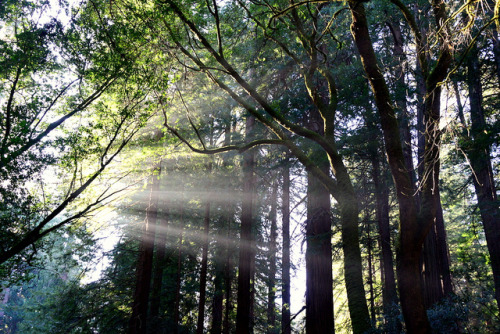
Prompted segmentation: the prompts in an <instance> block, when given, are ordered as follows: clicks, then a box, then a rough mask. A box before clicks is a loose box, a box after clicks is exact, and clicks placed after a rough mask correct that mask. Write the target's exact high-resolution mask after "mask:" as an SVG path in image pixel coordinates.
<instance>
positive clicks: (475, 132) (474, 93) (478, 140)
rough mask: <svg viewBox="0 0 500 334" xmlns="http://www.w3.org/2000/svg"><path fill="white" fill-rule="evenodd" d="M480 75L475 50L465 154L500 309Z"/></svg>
mask: <svg viewBox="0 0 500 334" xmlns="http://www.w3.org/2000/svg"><path fill="white" fill-rule="evenodd" d="M480 73H481V70H480V64H479V56H478V51H477V49H476V48H473V50H471V53H470V55H469V56H468V61H467V83H468V86H469V102H470V119H471V131H470V132H471V136H472V138H471V139H472V143H471V144H470V147H469V148H468V149H467V150H466V152H467V155H468V158H469V161H470V164H471V167H472V172H473V175H472V179H473V182H474V188H475V191H476V196H477V200H478V206H479V211H480V213H481V220H482V221H483V226H484V233H485V236H486V243H487V246H488V252H489V253H490V259H491V268H492V270H493V279H494V284H495V299H496V300H497V304H498V306H499V307H500V209H499V204H498V198H497V194H496V188H495V183H494V179H493V169H492V166H491V159H490V147H489V144H488V142H487V140H486V138H485V135H486V133H485V132H486V121H485V117H484V110H483V107H482V87H481V77H480Z"/></svg>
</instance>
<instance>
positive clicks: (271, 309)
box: [267, 180, 278, 334]
mask: <svg viewBox="0 0 500 334" xmlns="http://www.w3.org/2000/svg"><path fill="white" fill-rule="evenodd" d="M272 187H273V189H272V193H271V199H270V200H271V211H270V213H269V220H270V221H271V231H270V234H269V243H268V245H269V256H268V259H269V272H268V279H267V333H268V334H273V333H278V328H277V327H276V312H275V309H276V306H275V302H276V290H275V287H276V237H277V236H276V234H277V218H276V211H277V206H278V182H277V180H275V181H274V184H273V186H272Z"/></svg>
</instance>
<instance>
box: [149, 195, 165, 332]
mask: <svg viewBox="0 0 500 334" xmlns="http://www.w3.org/2000/svg"><path fill="white" fill-rule="evenodd" d="M163 202H164V205H163V208H162V211H163V212H162V214H161V217H160V218H159V219H158V220H159V222H158V225H157V228H156V245H155V248H156V257H155V262H154V271H153V286H152V287H151V298H150V299H151V305H150V310H149V312H150V316H151V320H152V332H153V333H158V332H159V328H158V325H159V320H160V319H159V314H160V301H161V300H160V296H161V290H162V284H163V271H164V269H165V265H166V263H165V262H166V256H165V254H166V242H167V235H168V207H167V205H166V204H165V203H166V201H163Z"/></svg>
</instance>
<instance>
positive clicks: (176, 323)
mask: <svg viewBox="0 0 500 334" xmlns="http://www.w3.org/2000/svg"><path fill="white" fill-rule="evenodd" d="M181 200H183V199H181ZM180 210H181V212H180V224H181V229H180V234H179V245H178V248H177V271H176V280H175V301H174V328H173V329H172V331H173V333H174V334H178V333H179V327H180V321H181V281H182V244H183V242H184V240H183V239H184V203H182V202H181V208H180Z"/></svg>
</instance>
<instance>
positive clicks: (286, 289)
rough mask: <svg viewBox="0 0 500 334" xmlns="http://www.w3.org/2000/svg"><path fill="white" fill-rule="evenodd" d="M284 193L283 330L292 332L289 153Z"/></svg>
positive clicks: (282, 203)
mask: <svg viewBox="0 0 500 334" xmlns="http://www.w3.org/2000/svg"><path fill="white" fill-rule="evenodd" d="M282 172H283V193H282V198H281V216H282V225H283V226H282V230H283V257H282V260H281V262H282V268H281V272H282V281H281V304H282V305H283V306H282V310H281V332H282V334H290V333H291V326H290V159H289V157H288V154H287V156H286V159H285V163H284V166H283V171H282Z"/></svg>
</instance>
